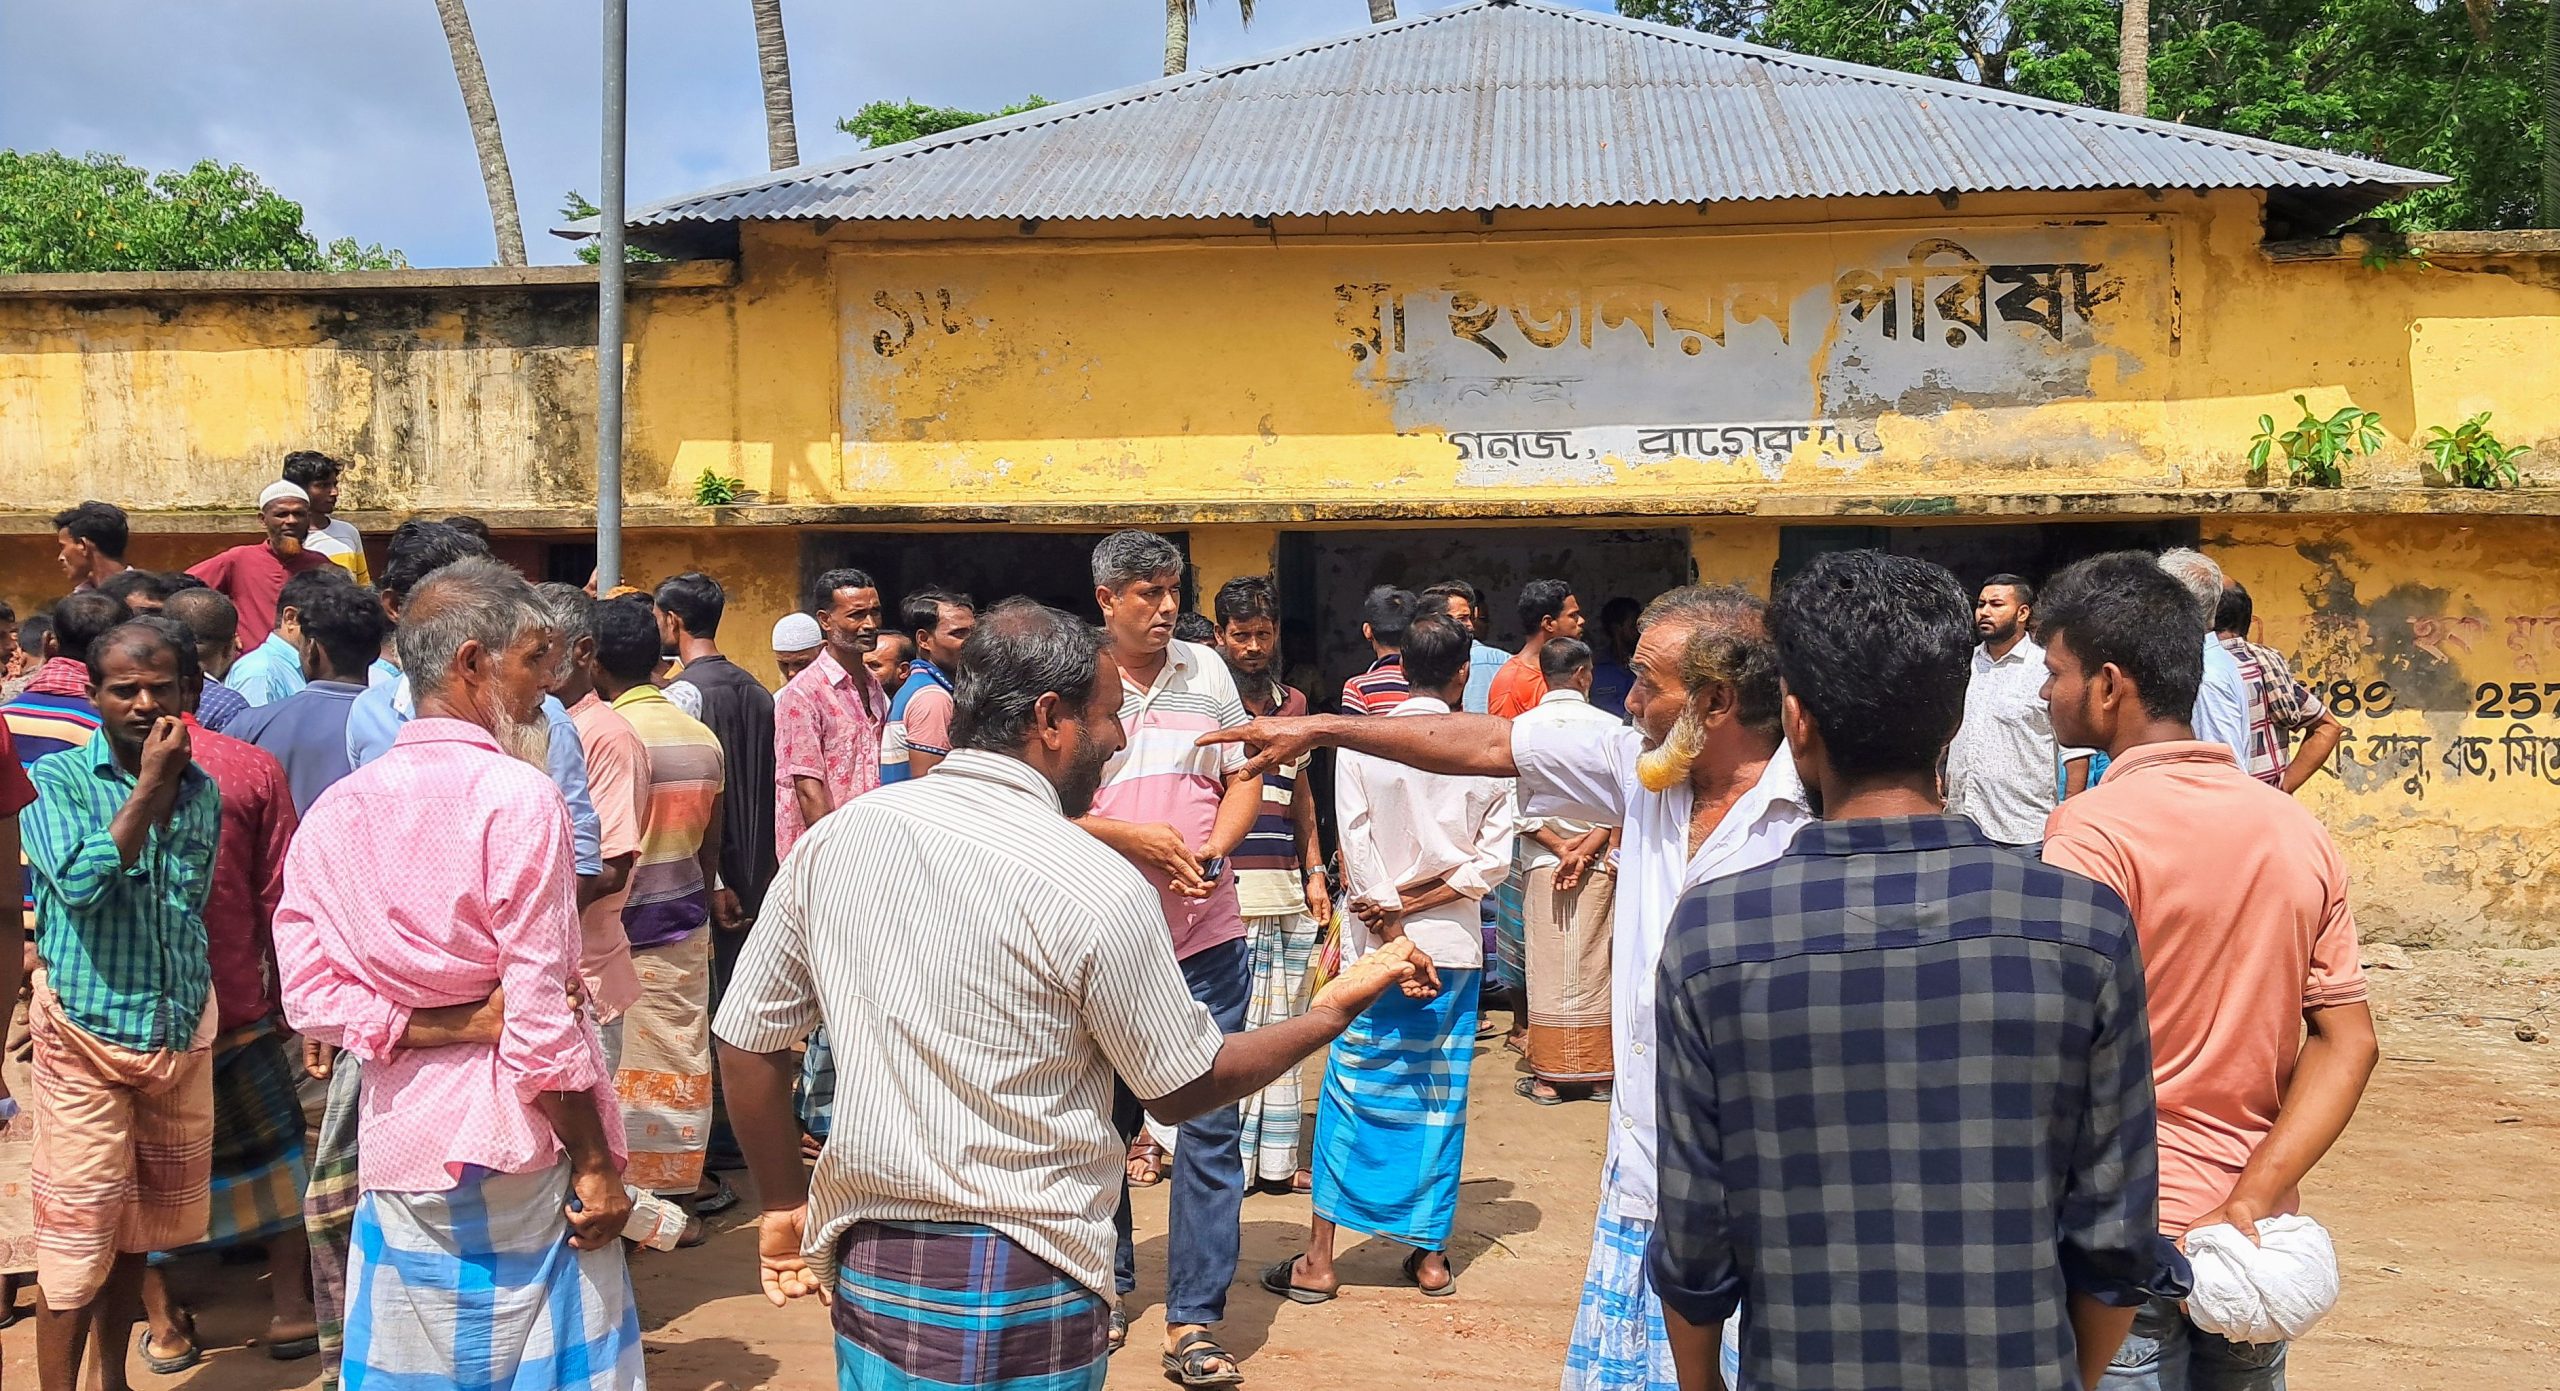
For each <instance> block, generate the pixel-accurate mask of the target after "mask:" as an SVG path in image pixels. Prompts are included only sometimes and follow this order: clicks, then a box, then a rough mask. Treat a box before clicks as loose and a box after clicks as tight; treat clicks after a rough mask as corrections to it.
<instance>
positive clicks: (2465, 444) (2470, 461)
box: [2426, 411, 2525, 488]
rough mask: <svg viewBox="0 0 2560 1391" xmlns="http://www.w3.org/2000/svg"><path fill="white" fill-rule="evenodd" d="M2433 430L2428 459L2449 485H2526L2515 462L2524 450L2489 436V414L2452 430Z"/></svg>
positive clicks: (2434, 427)
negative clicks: (2523, 483) (2434, 464)
mask: <svg viewBox="0 0 2560 1391" xmlns="http://www.w3.org/2000/svg"><path fill="white" fill-rule="evenodd" d="M2430 429H2431V431H2432V433H2431V434H2430V435H2429V436H2428V439H2427V444H2426V449H2427V455H2428V457H2430V458H2432V459H2434V460H2435V461H2436V472H2438V473H2439V474H2442V475H2443V476H2444V478H2445V480H2446V481H2448V482H2451V483H2455V484H2459V485H2460V486H2462V487H2465V488H2513V487H2515V486H2517V485H2518V484H2521V483H2522V482H2523V481H2524V478H2523V475H2521V474H2519V473H2517V472H2516V460H2517V459H2519V458H2521V457H2523V455H2524V452H2525V446H2523V445H2521V444H2508V443H2507V442H2505V441H2504V440H2501V439H2499V438H2498V437H2497V436H2496V435H2494V434H2492V433H2490V430H2489V413H2488V412H2487V411H2482V412H2480V413H2479V414H2478V415H2475V416H2473V417H2471V418H2470V419H2469V420H2466V421H2464V422H2462V423H2461V424H2460V425H2457V426H2454V427H2453V428H2452V429H2450V430H2448V429H2446V428H2445V427H2444V426H2442V425H2436V426H2431V427H2430Z"/></svg>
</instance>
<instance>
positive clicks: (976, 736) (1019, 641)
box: [951, 532, 1145, 753]
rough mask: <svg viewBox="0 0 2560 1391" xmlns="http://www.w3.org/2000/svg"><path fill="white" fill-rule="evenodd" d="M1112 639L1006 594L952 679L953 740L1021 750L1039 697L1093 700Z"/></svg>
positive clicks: (985, 617) (1070, 704) (1071, 703)
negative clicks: (1100, 660)
mask: <svg viewBox="0 0 2560 1391" xmlns="http://www.w3.org/2000/svg"><path fill="white" fill-rule="evenodd" d="M1122 534H1123V535H1131V534H1135V535H1145V533H1143V532H1138V533H1126V532H1124V533H1122ZM1109 645H1110V638H1109V637H1108V635H1106V634H1105V633H1103V632H1102V630H1100V629H1098V628H1096V627H1094V626H1093V625H1092V624H1090V623H1087V622H1085V621H1083V620H1082V619H1079V618H1077V617H1076V616H1075V615H1073V614H1070V613H1067V612H1065V611H1063V610H1060V609H1053V608H1051V607H1049V606H1048V605H1046V604H1043V603H1039V602H1037V601H1035V600H1031V599H1007V600H1005V601H1004V602H1003V603H1001V604H998V605H996V606H995V607H994V608H991V609H989V610H987V611H986V612H985V613H982V614H980V615H978V626H977V629H976V630H975V631H974V632H972V633H970V634H969V640H968V641H967V642H966V643H964V644H962V645H961V648H960V675H959V678H958V679H957V680H956V681H954V682H953V683H952V684H953V688H952V694H951V703H952V714H951V743H952V746H953V747H954V748H963V749H984V750H986V751H988V752H991V753H1018V752H1020V750H1021V748H1022V746H1023V744H1024V743H1025V742H1026V741H1028V740H1029V739H1030V738H1031V727H1032V722H1033V719H1034V717H1035V714H1036V711H1037V707H1038V706H1039V704H1040V697H1042V696H1044V695H1050V694H1055V695H1056V696H1057V697H1058V699H1059V700H1060V701H1062V702H1064V703H1065V704H1066V706H1067V708H1068V709H1069V710H1075V711H1081V710H1083V709H1084V707H1085V704H1086V703H1087V702H1088V701H1090V700H1092V699H1093V683H1094V681H1095V679H1096V678H1097V677H1098V676H1099V675H1100V671H1099V669H1098V668H1099V664H1098V663H1097V662H1096V661H1095V658H1096V657H1098V656H1099V655H1100V654H1101V652H1102V650H1103V649H1104V648H1105V647H1107V646H1109Z"/></svg>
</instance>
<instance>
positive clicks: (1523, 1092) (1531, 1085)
mask: <svg viewBox="0 0 2560 1391" xmlns="http://www.w3.org/2000/svg"><path fill="white" fill-rule="evenodd" d="M1511 1094H1512V1095H1514V1096H1525V1097H1527V1098H1529V1099H1530V1100H1531V1101H1534V1102H1536V1103H1538V1104H1539V1105H1541V1106H1562V1105H1563V1104H1565V1103H1566V1102H1568V1101H1571V1100H1573V1098H1572V1097H1569V1096H1566V1095H1565V1094H1563V1093H1562V1092H1558V1093H1556V1094H1555V1095H1553V1096H1540V1095H1538V1079H1537V1078H1535V1077H1523V1078H1521V1079H1520V1080H1519V1081H1517V1082H1514V1083H1512V1084H1511Z"/></svg>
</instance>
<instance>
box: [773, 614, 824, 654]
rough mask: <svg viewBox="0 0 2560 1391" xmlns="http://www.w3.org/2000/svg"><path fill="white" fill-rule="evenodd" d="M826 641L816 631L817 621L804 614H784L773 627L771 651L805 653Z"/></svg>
mask: <svg viewBox="0 0 2560 1391" xmlns="http://www.w3.org/2000/svg"><path fill="white" fill-rule="evenodd" d="M824 641H826V638H825V636H824V635H823V634H821V633H820V632H819V631H818V620H816V619H814V618H811V617H810V616H809V615H807V614H805V613H786V614H784V615H783V616H782V618H781V621H779V622H777V623H775V624H774V625H773V650H774V651H775V652H777V653H780V652H807V651H809V650H810V649H812V648H814V647H816V646H818V645H819V644H820V643H822V642H824Z"/></svg>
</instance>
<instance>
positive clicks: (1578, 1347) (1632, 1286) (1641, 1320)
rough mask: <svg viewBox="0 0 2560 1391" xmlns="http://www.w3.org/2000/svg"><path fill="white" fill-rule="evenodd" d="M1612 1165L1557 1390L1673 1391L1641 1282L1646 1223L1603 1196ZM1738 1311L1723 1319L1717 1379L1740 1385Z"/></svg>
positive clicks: (1656, 1313)
mask: <svg viewBox="0 0 2560 1391" xmlns="http://www.w3.org/2000/svg"><path fill="white" fill-rule="evenodd" d="M1615 1179H1616V1171H1615V1170H1614V1169H1612V1170H1611V1171H1610V1173H1609V1176H1608V1177H1605V1178H1603V1179H1602V1180H1601V1191H1600V1217H1599V1220H1598V1221H1597V1222H1595V1223H1594V1224H1593V1225H1592V1229H1591V1272H1590V1274H1589V1275H1587V1276H1585V1277H1584V1279H1583V1282H1582V1303H1581V1305H1580V1307H1578V1308H1577V1309H1575V1310H1574V1314H1573V1341H1572V1342H1571V1343H1570V1344H1568V1345H1566V1347H1565V1352H1564V1386H1563V1391H1680V1378H1679V1375H1678V1373H1677V1371H1676V1370H1675V1369H1674V1368H1673V1367H1672V1365H1671V1341H1670V1338H1669V1337H1668V1335H1666V1334H1665V1333H1664V1332H1663V1328H1662V1299H1661V1297H1660V1296H1658V1295H1656V1294H1655V1293H1654V1292H1653V1286H1652V1285H1650V1284H1647V1283H1646V1281H1645V1273H1644V1248H1645V1243H1646V1242H1647V1241H1649V1240H1651V1239H1652V1237H1653V1223H1651V1222H1649V1221H1647V1220H1645V1219H1643V1218H1641V1217H1626V1216H1622V1215H1620V1214H1619V1213H1618V1212H1617V1211H1616V1204H1615V1203H1613V1202H1611V1201H1610V1198H1609V1193H1610V1190H1611V1189H1613V1188H1614V1187H1615V1186H1616V1182H1615ZM1741 1326H1742V1319H1741V1315H1740V1314H1739V1313H1738V1312H1737V1313H1736V1314H1735V1316H1734V1317H1732V1318H1729V1319H1726V1320H1725V1322H1724V1346H1723V1348H1722V1349H1721V1351H1720V1352H1719V1354H1718V1357H1717V1360H1718V1361H1720V1362H1722V1363H1723V1364H1724V1384H1725V1385H1727V1386H1730V1387H1734V1388H1736V1391H1739V1388H1740V1387H1741V1386H1742V1344H1741V1341H1740V1339H1739V1338H1738V1337H1737V1336H1736V1335H1737V1333H1738V1332H1739V1330H1740V1329H1741Z"/></svg>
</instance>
